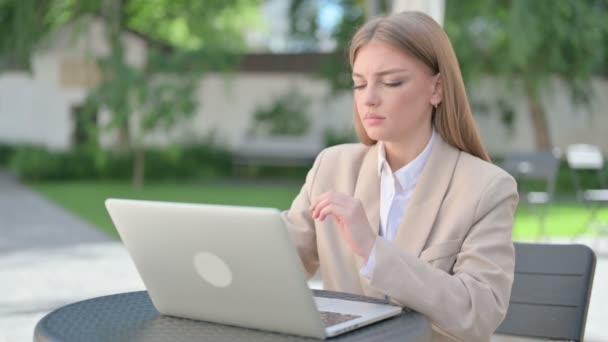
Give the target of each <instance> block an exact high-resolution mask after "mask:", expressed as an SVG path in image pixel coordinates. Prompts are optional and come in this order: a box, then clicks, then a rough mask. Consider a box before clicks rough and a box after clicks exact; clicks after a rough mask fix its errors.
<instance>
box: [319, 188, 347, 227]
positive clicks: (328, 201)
mask: <svg viewBox="0 0 608 342" xmlns="http://www.w3.org/2000/svg"><path fill="white" fill-rule="evenodd" d="M348 202H349V198H348V197H347V196H346V195H344V194H340V193H337V192H327V193H324V194H322V195H321V196H319V197H318V198H317V200H316V201H315V202H314V203H313V204H312V205H311V212H312V217H313V218H314V219H320V220H324V219H325V217H327V215H328V214H329V213H330V212H328V211H327V210H325V211H324V209H325V208H327V207H328V206H330V205H331V206H333V207H334V210H333V211H335V208H336V207H341V208H348V207H349V203H348ZM322 213H324V214H322ZM335 213H336V214H337V213H338V212H335ZM340 213H341V214H342V215H343V214H344V210H340Z"/></svg>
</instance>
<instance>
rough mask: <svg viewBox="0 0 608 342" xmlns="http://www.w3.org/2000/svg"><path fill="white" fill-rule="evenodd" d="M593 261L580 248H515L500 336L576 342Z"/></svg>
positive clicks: (584, 315) (588, 250) (582, 327)
mask: <svg viewBox="0 0 608 342" xmlns="http://www.w3.org/2000/svg"><path fill="white" fill-rule="evenodd" d="M595 263H596V257H595V253H593V251H592V250H591V248H589V247H587V246H584V245H547V244H528V243H516V244H515V279H514V282H513V291H512V293H511V301H510V304H509V309H508V311H507V316H506V318H505V320H504V321H503V322H502V324H501V325H500V326H499V327H498V329H497V330H496V332H497V333H500V334H509V335H517V336H526V337H536V338H546V339H553V340H570V341H582V340H583V337H584V335H585V322H586V320H587V309H588V307H589V298H590V297H591V288H592V285H593V276H594V272H595Z"/></svg>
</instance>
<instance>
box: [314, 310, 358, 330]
mask: <svg viewBox="0 0 608 342" xmlns="http://www.w3.org/2000/svg"><path fill="white" fill-rule="evenodd" d="M319 313H320V314H321V321H323V324H325V326H326V327H329V326H332V325H336V324H338V323H342V322H346V321H350V320H351V319H355V318H359V317H361V316H356V315H348V314H342V313H338V312H329V311H320V312H319Z"/></svg>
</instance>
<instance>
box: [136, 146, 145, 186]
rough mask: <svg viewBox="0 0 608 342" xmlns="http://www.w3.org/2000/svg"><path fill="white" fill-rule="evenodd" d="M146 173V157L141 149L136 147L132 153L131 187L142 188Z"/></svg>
mask: <svg viewBox="0 0 608 342" xmlns="http://www.w3.org/2000/svg"><path fill="white" fill-rule="evenodd" d="M145 172H146V155H145V151H144V149H143V148H140V147H136V148H135V149H134V153H133V186H134V187H136V188H141V187H143V186H144V176H145Z"/></svg>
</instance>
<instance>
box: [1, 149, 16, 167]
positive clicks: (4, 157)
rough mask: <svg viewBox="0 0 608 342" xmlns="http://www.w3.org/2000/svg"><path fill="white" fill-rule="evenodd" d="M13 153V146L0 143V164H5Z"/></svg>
mask: <svg viewBox="0 0 608 342" xmlns="http://www.w3.org/2000/svg"><path fill="white" fill-rule="evenodd" d="M14 153H15V148H14V147H13V146H10V145H4V144H0V166H7V165H8V163H9V161H10V160H11V158H12V157H13V154H14Z"/></svg>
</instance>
